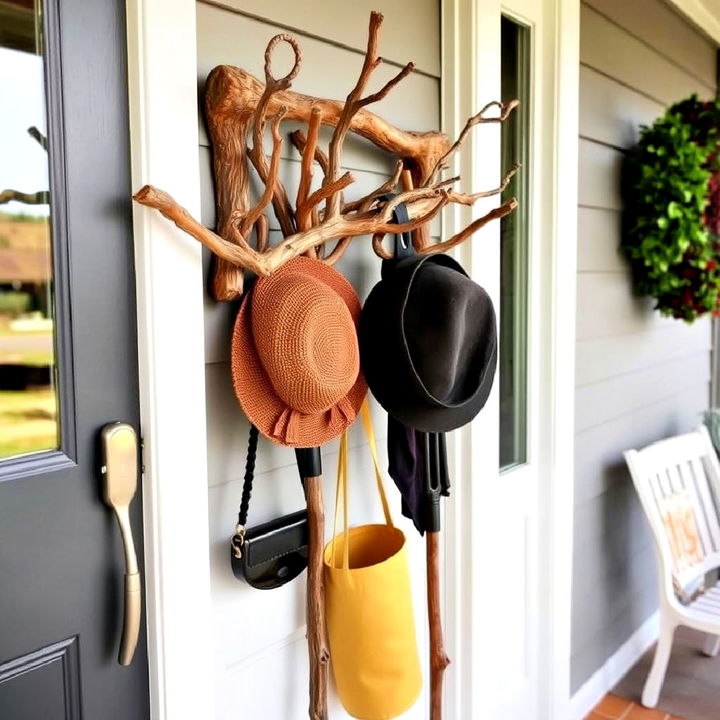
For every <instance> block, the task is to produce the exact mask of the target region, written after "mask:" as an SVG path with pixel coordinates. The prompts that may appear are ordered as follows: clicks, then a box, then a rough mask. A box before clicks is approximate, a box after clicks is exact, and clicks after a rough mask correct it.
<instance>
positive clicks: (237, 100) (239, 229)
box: [136, 13, 517, 300]
mask: <svg viewBox="0 0 720 720" xmlns="http://www.w3.org/2000/svg"><path fill="white" fill-rule="evenodd" d="M381 24H382V15H381V14H379V13H372V14H371V16H370V24H369V31H368V41H367V47H366V52H365V56H364V61H363V66H362V69H361V71H360V75H359V77H358V80H357V82H356V83H355V86H354V87H353V89H352V90H351V92H350V93H349V95H348V97H347V99H346V101H345V102H344V103H340V102H336V101H332V100H325V99H320V98H313V97H309V96H306V95H301V94H299V93H294V92H292V91H290V89H289V87H290V82H291V81H292V79H293V78H294V77H295V76H296V75H297V73H298V72H299V69H300V65H301V61H302V57H301V53H300V49H299V46H298V45H297V42H296V41H295V40H294V39H293V38H291V37H290V36H289V35H285V34H281V35H277V36H275V37H274V38H273V39H272V40H271V41H270V43H269V44H268V46H267V49H266V51H265V66H264V74H265V83H264V85H263V84H262V83H261V82H259V81H258V80H257V79H255V78H254V77H252V76H251V75H249V74H248V73H245V72H244V71H242V70H238V69H237V68H232V67H229V66H219V67H217V68H215V69H214V70H213V71H212V72H211V73H210V75H209V76H208V81H207V87H206V96H205V107H206V116H207V120H208V129H209V132H210V137H211V140H212V145H213V164H214V171H215V184H216V197H217V230H216V232H213V231H212V230H208V229H207V228H204V227H203V226H202V225H201V224H200V223H198V222H197V221H195V220H194V219H193V218H192V217H190V215H189V214H188V213H187V212H186V211H185V210H184V209H183V208H182V207H180V206H179V205H177V203H176V202H175V201H174V200H173V199H172V198H171V197H170V196H169V195H168V194H167V193H164V192H162V191H160V190H156V189H155V188H152V187H150V186H146V187H145V188H143V189H141V191H140V192H139V193H138V194H137V195H136V199H137V200H138V202H141V203H143V204H145V205H148V206H150V207H155V208H157V209H158V210H159V211H160V212H161V213H162V214H163V215H164V216H165V217H167V218H168V219H170V220H171V221H173V222H175V223H176V224H177V225H178V227H180V228H181V229H183V230H184V231H186V232H188V233H189V234H191V235H192V236H193V237H195V238H196V239H198V240H199V241H200V242H201V243H203V244H204V245H205V246H206V247H208V248H209V249H210V250H211V251H212V252H213V254H214V255H216V257H217V261H216V264H217V271H216V275H215V278H214V280H213V294H214V296H215V297H216V299H220V300H227V299H233V298H235V297H237V296H238V295H239V294H240V293H241V292H242V289H243V270H244V269H249V270H251V271H252V272H254V273H256V274H259V275H268V274H269V273H271V272H273V271H274V270H275V269H277V268H278V267H280V266H281V265H282V264H283V263H285V262H287V261H288V260H289V259H291V258H293V257H296V256H298V255H301V254H304V253H306V254H308V255H310V256H312V257H317V258H319V259H324V260H325V261H326V262H328V263H330V264H332V263H334V262H337V260H338V259H339V258H340V257H342V255H343V253H344V252H346V250H347V248H348V247H349V244H350V242H351V241H352V238H354V237H358V236H361V235H371V236H372V237H373V247H374V248H375V250H376V252H377V253H378V254H379V255H381V256H382V257H387V256H388V253H387V252H386V251H385V250H384V249H383V247H382V237H383V235H384V234H385V233H388V232H404V231H410V232H413V244H414V245H415V247H416V249H417V251H418V252H423V253H425V252H441V251H443V250H445V249H448V248H450V247H453V246H454V245H456V244H458V243H459V242H462V241H463V240H465V239H467V238H468V237H469V236H470V234H472V232H474V231H475V230H476V229H478V228H480V227H482V225H483V224H485V223H486V222H489V220H490V219H493V218H495V217H501V216H502V215H503V214H505V213H506V212H509V211H510V210H511V209H512V207H511V206H510V205H509V204H507V203H506V204H505V205H504V206H501V208H498V209H496V210H494V211H492V212H491V213H489V214H488V215H487V216H485V217H484V218H480V219H478V220H477V221H475V222H474V223H471V225H470V226H468V228H465V230H463V231H462V232H461V233H458V234H457V235H456V236H455V237H453V238H450V240H447V241H445V242H444V243H440V244H438V245H430V244H429V230H428V228H427V227H426V225H427V223H428V222H429V221H430V220H431V219H432V218H434V217H435V216H436V215H437V213H438V212H440V210H441V209H442V208H443V207H444V206H445V205H447V204H448V203H451V202H452V203H458V204H464V205H471V204H472V203H474V202H475V201H476V200H478V199H479V198H481V197H487V196H489V195H494V194H497V193H498V192H502V190H503V189H504V188H505V187H506V186H507V183H508V182H509V180H510V178H511V177H512V174H513V173H514V171H515V168H513V169H512V170H511V171H510V173H508V175H507V176H506V177H505V178H504V179H503V182H502V183H501V185H500V187H499V188H496V189H493V190H489V191H481V192H475V193H465V192H461V191H458V190H455V189H451V186H452V184H453V183H454V181H455V178H454V179H453V180H452V181H448V180H440V179H439V178H438V177H437V176H438V174H439V172H440V171H441V170H442V169H443V168H445V167H447V165H448V163H447V158H448V157H449V156H450V155H452V154H453V153H454V152H457V150H458V149H459V148H460V147H461V146H462V144H463V142H464V141H465V139H466V137H467V135H468V133H469V132H470V130H471V128H472V127H474V126H475V125H479V124H482V123H491V122H495V123H496V122H503V121H504V120H505V119H506V118H507V116H508V115H509V113H510V112H511V111H512V109H513V108H514V107H515V106H516V104H517V103H516V101H513V102H510V103H507V104H502V103H499V102H492V103H488V105H486V106H485V107H484V108H483V109H482V110H481V111H480V112H479V113H477V114H476V115H475V116H473V117H472V118H470V119H469V120H468V122H467V123H466V125H465V128H464V129H463V131H462V132H461V133H460V135H459V137H458V138H457V140H456V141H455V142H454V143H451V142H450V140H449V139H448V138H447V137H446V136H445V135H443V134H442V133H413V132H403V131H401V130H398V129H397V128H395V127H393V126H392V125H390V124H389V123H386V122H385V121H384V120H382V119H381V118H379V117H378V116H376V115H373V114H372V113H369V112H368V111H367V110H365V106H366V105H368V104H370V103H372V102H376V101H378V100H380V99H382V98H383V97H385V96H386V95H387V94H388V93H389V92H391V90H392V89H393V88H394V87H395V86H396V85H397V84H398V83H400V82H401V81H402V80H403V79H404V78H405V77H407V75H408V74H409V73H410V72H411V71H412V69H413V65H412V63H409V64H408V65H406V66H405V67H403V68H402V69H401V70H400V71H399V72H397V73H396V74H395V76H394V77H393V78H392V79H390V80H389V81H388V82H386V83H385V84H384V85H383V86H382V87H381V88H380V90H378V91H376V92H374V93H370V94H368V95H366V96H364V97H363V94H364V92H365V89H366V87H367V85H368V82H369V80H370V77H371V75H372V73H373V71H374V70H375V69H376V68H377V67H378V66H379V65H380V63H381V62H382V60H381V58H380V57H379V55H378V43H379V31H380V26H381ZM281 42H287V43H289V44H290V45H291V47H292V49H293V52H294V54H295V63H294V65H293V67H292V69H291V71H290V72H289V73H288V74H287V75H286V76H284V77H282V78H279V79H276V78H274V77H273V75H272V70H271V57H272V52H273V50H274V48H275V47H276V46H277V45H278V44H279V43H281ZM493 108H497V109H498V110H499V113H497V114H496V115H490V114H489V112H490V110H491V109H493ZM266 118H271V122H272V153H271V156H270V159H269V161H268V157H267V156H266V155H265V152H264V147H263V144H264V129H265V124H266ZM283 118H285V119H288V120H304V121H306V122H307V123H308V131H307V136H305V135H304V134H303V133H302V131H300V130H296V131H295V132H293V133H292V134H291V136H290V139H291V141H292V143H293V145H295V147H297V148H298V150H299V152H300V153H301V176H300V183H299V187H298V193H297V197H296V199H295V207H294V208H293V206H292V205H291V204H290V201H289V200H288V197H287V192H286V190H285V188H284V187H283V184H282V183H281V182H280V180H279V163H280V143H281V139H280V131H279V128H280V122H281V120H282V119H283ZM321 125H330V126H332V127H333V128H334V130H333V134H332V139H331V141H330V147H329V152H328V154H327V155H325V153H323V151H322V150H321V149H320V147H318V138H319V131H320V126H321ZM351 131H352V132H356V133H358V134H360V135H362V136H363V137H366V138H368V139H370V140H371V141H372V142H373V143H375V144H376V145H377V146H378V147H379V148H381V149H383V150H386V151H388V152H391V153H393V154H394V155H395V156H397V157H398V158H399V159H398V161H397V164H396V168H395V171H394V173H393V176H392V177H391V178H389V179H388V180H387V181H386V182H384V183H382V184H381V185H380V186H379V187H378V188H376V189H375V190H373V191H371V192H370V193H367V194H366V195H365V196H364V197H362V198H359V199H357V200H352V201H350V202H345V200H344V198H343V196H342V192H343V190H344V189H345V188H347V187H348V185H350V184H351V183H352V181H353V178H352V175H351V174H350V173H345V174H344V175H341V172H340V168H341V165H342V147H343V145H344V142H345V139H346V136H347V133H348V132H351ZM248 132H250V133H251V137H252V145H251V147H249V148H248V144H247V136H248ZM315 162H318V164H319V165H320V167H321V168H322V170H323V173H324V178H323V182H322V184H321V186H320V188H319V189H318V190H316V191H315V192H312V178H313V170H314V163H315ZM251 165H252V166H253V167H254V168H255V169H256V171H257V173H258V176H259V178H260V180H261V182H263V183H264V185H265V187H264V190H263V192H262V193H261V197H260V199H259V200H258V202H257V203H255V204H254V205H253V206H249V203H248V196H249V190H248V187H249V172H250V171H249V166H251ZM399 182H402V191H401V192H400V193H397V185H398V183H399ZM391 193H397V194H395V195H394V197H393V198H392V199H391V200H389V201H385V200H383V199H381V198H382V196H383V195H387V194H391ZM323 201H324V202H325V209H324V212H323V211H321V210H320V209H319V204H320V203H322V202H323ZM270 202H272V206H273V209H274V211H275V215H276V216H277V218H278V222H279V224H280V228H281V231H282V234H283V236H284V239H283V240H282V241H281V242H280V243H279V244H277V245H276V246H275V247H268V221H267V218H266V216H265V210H266V208H267V206H268V204H269V203H270ZM401 202H404V203H405V204H406V206H407V209H408V214H409V218H410V220H409V221H408V222H407V223H405V224H404V225H397V224H395V223H393V222H391V219H392V211H393V209H394V208H395V207H396V206H397V205H398V204H399V203H401ZM253 229H254V230H255V234H256V243H255V245H256V249H253V247H251V245H250V243H249V238H250V235H251V233H252V232H253ZM331 241H334V242H335V246H334V248H333V249H332V251H328V249H327V248H324V247H323V246H324V245H325V244H326V243H329V242H331Z"/></svg>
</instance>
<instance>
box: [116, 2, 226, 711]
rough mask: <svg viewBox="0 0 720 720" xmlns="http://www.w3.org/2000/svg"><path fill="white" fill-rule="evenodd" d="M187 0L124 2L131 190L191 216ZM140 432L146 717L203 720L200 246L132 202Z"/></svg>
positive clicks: (205, 630)
mask: <svg viewBox="0 0 720 720" xmlns="http://www.w3.org/2000/svg"><path fill="white" fill-rule="evenodd" d="M195 12H196V8H195V0H127V37H128V83H129V101H130V147H131V159H132V175H131V177H132V186H133V191H136V190H138V189H139V188H140V187H141V186H142V185H143V184H145V183H152V184H154V185H158V186H159V187H164V188H172V189H173V192H174V193H175V195H176V197H177V199H178V200H179V202H180V203H181V204H182V205H183V206H185V207H186V208H187V209H188V210H189V211H190V212H192V213H193V214H194V215H195V216H196V217H199V215H200V213H199V205H200V187H199V184H200V180H199V169H198V127H197V113H196V112H195V108H196V107H197V84H196V83H197V80H196V78H197V61H196V51H195V48H196V32H195ZM134 239H135V264H136V287H137V313H138V356H139V370H140V418H141V430H142V435H143V440H144V466H145V472H144V479H143V505H144V535H145V567H146V578H145V594H146V607H147V615H148V617H147V626H148V659H149V672H150V707H151V717H152V718H153V720H184V719H185V718H188V719H190V718H198V719H200V718H202V719H203V720H205V719H206V718H212V717H213V716H214V713H213V702H212V690H211V688H212V683H211V668H212V666H213V665H212V657H211V642H210V638H211V637H212V634H211V628H210V621H211V603H210V551H209V536H208V493H207V462H206V454H207V452H206V451H207V447H206V422H205V416H206V410H205V361H204V352H203V337H204V330H203V327H204V326H203V275H202V261H201V251H200V245H199V244H198V243H197V242H195V241H194V240H192V239H190V238H189V237H187V236H186V235H183V234H182V233H180V232H178V231H177V230H176V229H175V228H174V227H173V226H172V225H171V224H170V223H168V222H167V221H166V220H164V219H163V218H161V217H160V215H159V214H158V213H156V212H152V211H149V210H148V209H146V208H140V207H139V206H135V208H134Z"/></svg>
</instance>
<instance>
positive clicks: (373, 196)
mask: <svg viewBox="0 0 720 720" xmlns="http://www.w3.org/2000/svg"><path fill="white" fill-rule="evenodd" d="M404 167H405V165H404V164H403V161H402V160H398V161H397V163H396V165H395V170H394V172H393V174H392V175H391V176H390V178H389V179H388V180H387V181H385V182H384V183H383V184H382V185H381V186H380V187H379V188H377V189H376V190H373V191H372V192H371V193H368V194H367V195H365V197H361V198H360V199H359V200H353V202H349V203H347V204H346V205H345V206H344V207H343V211H344V212H353V211H355V210H359V211H360V212H366V211H367V210H369V209H370V208H371V207H372V206H373V204H374V202H375V200H377V198H379V197H381V196H382V195H387V194H388V193H391V192H394V191H395V188H396V187H397V184H398V182H399V180H400V175H401V173H402V171H403V168H404Z"/></svg>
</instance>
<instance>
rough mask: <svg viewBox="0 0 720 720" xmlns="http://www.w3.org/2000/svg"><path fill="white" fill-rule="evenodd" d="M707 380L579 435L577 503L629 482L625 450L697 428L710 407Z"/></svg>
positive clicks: (686, 386)
mask: <svg viewBox="0 0 720 720" xmlns="http://www.w3.org/2000/svg"><path fill="white" fill-rule="evenodd" d="M709 397H710V389H709V385H708V384H707V383H695V382H692V380H690V381H689V382H688V383H687V384H686V385H684V386H683V385H680V384H678V386H677V389H676V393H675V394H674V395H673V396H672V397H668V398H665V399H664V400H659V401H658V402H656V403H653V404H652V405H649V406H647V407H644V408H640V409H638V410H637V411H635V412H632V413H629V414H627V415H624V416H623V417H620V418H617V419H616V420H615V421H613V422H610V423H605V424H604V425H596V426H595V427H593V428H590V429H588V430H586V431H585V432H581V433H578V434H577V435H576V436H575V504H576V506H581V505H582V504H583V503H586V502H588V501H590V500H591V499H592V498H595V497H597V496H598V495H601V494H602V493H604V492H607V490H608V489H610V488H612V487H614V486H616V485H618V484H622V483H627V482H628V480H629V475H628V473H627V469H626V467H625V460H624V459H623V452H624V451H625V450H629V449H631V448H638V449H639V448H642V447H645V445H648V444H650V443H651V442H655V441H656V440H662V439H663V438H666V437H671V436H673V435H678V434H680V433H683V432H687V431H689V430H692V429H693V428H695V427H697V426H698V424H699V423H700V422H701V420H702V413H703V412H704V411H705V410H706V409H707V406H708V400H709Z"/></svg>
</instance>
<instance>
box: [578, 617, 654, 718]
mask: <svg viewBox="0 0 720 720" xmlns="http://www.w3.org/2000/svg"><path fill="white" fill-rule="evenodd" d="M659 631H660V612H659V611H656V612H655V613H653V614H652V615H651V616H650V617H649V618H648V619H647V620H646V621H645V622H644V623H643V624H642V625H641V626H640V627H639V628H638V629H637V630H636V631H635V632H634V633H633V634H632V635H631V636H630V637H629V638H628V639H627V640H626V641H625V643H623V645H621V646H620V647H619V648H618V650H617V651H616V652H615V654H614V655H612V656H611V657H610V658H608V660H607V661H606V662H605V664H604V665H603V666H602V667H601V668H600V669H599V670H596V671H595V673H593V675H592V677H591V678H590V679H589V680H588V681H587V682H586V683H585V684H584V685H583V686H582V687H581V688H580V689H579V690H578V691H577V692H576V693H575V695H573V698H572V700H571V701H570V713H569V716H568V720H582V719H583V718H584V717H586V716H587V715H588V713H589V712H590V711H591V710H592V709H593V708H594V707H595V706H596V705H597V704H598V703H599V702H600V700H602V698H603V697H604V696H605V695H606V694H607V693H608V691H610V690H612V688H613V687H614V686H615V685H616V684H617V683H618V682H620V680H622V678H623V677H625V675H627V673H628V671H629V670H630V669H631V668H632V667H633V666H634V665H635V663H636V662H637V661H638V660H639V659H640V658H641V657H642V656H643V655H644V654H645V653H646V652H647V650H648V649H649V648H650V647H651V646H652V645H653V643H655V642H657V639H658V633H659Z"/></svg>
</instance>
